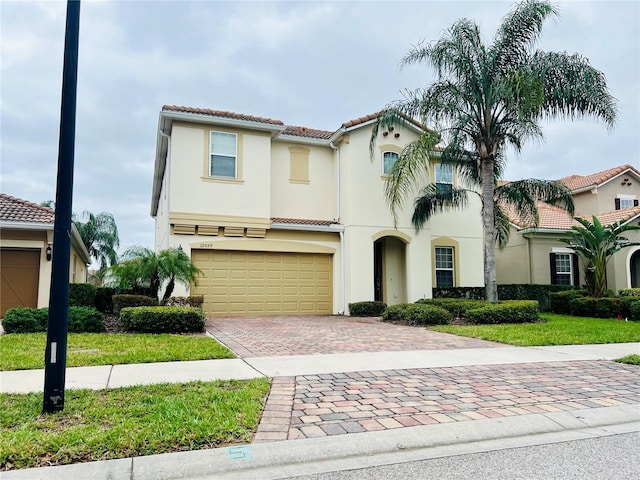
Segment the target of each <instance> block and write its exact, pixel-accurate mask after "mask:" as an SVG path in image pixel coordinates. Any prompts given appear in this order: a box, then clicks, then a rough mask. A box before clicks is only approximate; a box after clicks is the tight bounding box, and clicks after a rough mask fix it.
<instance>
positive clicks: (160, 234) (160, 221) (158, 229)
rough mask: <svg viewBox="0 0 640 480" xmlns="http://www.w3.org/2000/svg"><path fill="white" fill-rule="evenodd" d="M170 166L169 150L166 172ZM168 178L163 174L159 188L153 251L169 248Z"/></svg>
mask: <svg viewBox="0 0 640 480" xmlns="http://www.w3.org/2000/svg"><path fill="white" fill-rule="evenodd" d="M170 166H171V149H169V152H168V153H167V170H166V171H167V172H168V171H169V168H170ZM168 178H169V176H168V175H167V174H166V173H165V175H164V177H163V179H162V186H161V188H160V198H159V200H158V210H157V212H156V217H155V237H154V238H155V251H156V252H158V251H160V250H166V249H167V248H168V247H169V188H168V186H167V183H168Z"/></svg>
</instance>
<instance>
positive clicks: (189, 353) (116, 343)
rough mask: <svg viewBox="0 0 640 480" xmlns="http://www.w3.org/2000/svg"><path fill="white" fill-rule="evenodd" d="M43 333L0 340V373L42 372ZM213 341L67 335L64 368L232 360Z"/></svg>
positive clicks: (180, 337)
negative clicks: (35, 369)
mask: <svg viewBox="0 0 640 480" xmlns="http://www.w3.org/2000/svg"><path fill="white" fill-rule="evenodd" d="M45 345H46V335H45V334H44V333H12V334H9V335H2V336H1V337H0V370H25V369H33V368H44V350H45ZM233 357H234V355H233V353H231V351H230V350H229V349H227V348H226V347H224V346H222V345H220V344H219V343H218V342H216V341H215V340H214V339H212V338H210V337H205V336H194V335H170V334H128V333H122V334H105V333H70V334H69V336H68V348H67V366H68V367H78V366H86V365H112V364H122V363H148V362H170V361H180V360H206V359H212V358H233Z"/></svg>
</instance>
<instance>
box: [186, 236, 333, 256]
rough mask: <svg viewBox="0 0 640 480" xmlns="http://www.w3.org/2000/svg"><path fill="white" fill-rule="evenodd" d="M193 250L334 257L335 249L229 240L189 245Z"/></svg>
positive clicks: (265, 241)
mask: <svg viewBox="0 0 640 480" xmlns="http://www.w3.org/2000/svg"><path fill="white" fill-rule="evenodd" d="M189 248H190V249H191V250H238V251H249V252H286V253H327V254H330V255H333V254H335V253H336V249H335V248H331V247H325V246H324V245H317V244H314V243H305V242H288V241H286V240H228V241H203V242H193V243H190V244H189Z"/></svg>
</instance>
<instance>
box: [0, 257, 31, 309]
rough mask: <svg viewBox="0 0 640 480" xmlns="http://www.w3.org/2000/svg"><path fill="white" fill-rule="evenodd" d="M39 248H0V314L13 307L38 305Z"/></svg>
mask: <svg viewBox="0 0 640 480" xmlns="http://www.w3.org/2000/svg"><path fill="white" fill-rule="evenodd" d="M39 274H40V251H39V250H10V249H6V248H3V249H0V276H1V277H2V278H1V281H0V316H2V317H4V314H5V312H6V311H7V310H8V309H10V308H14V307H34V308H35V307H37V306H38V279H39V276H40V275H39Z"/></svg>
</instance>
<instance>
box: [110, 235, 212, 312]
mask: <svg viewBox="0 0 640 480" xmlns="http://www.w3.org/2000/svg"><path fill="white" fill-rule="evenodd" d="M112 272H113V275H114V276H115V277H116V278H117V279H118V282H119V286H120V288H134V287H137V286H142V285H148V286H149V287H150V289H151V296H153V297H156V298H157V297H158V292H159V291H160V287H161V286H162V284H163V283H165V282H167V286H166V287H165V291H164V294H163V296H162V299H163V300H166V299H168V298H169V297H171V294H172V293H173V289H174V288H175V284H176V282H178V283H182V284H184V285H189V284H190V283H196V281H197V277H198V274H200V273H201V271H200V270H199V269H198V268H197V267H196V266H195V265H194V264H193V263H192V262H191V259H190V258H189V256H188V255H187V254H186V253H184V251H183V250H182V249H181V248H170V249H167V250H162V251H160V252H158V253H156V252H154V251H153V250H151V249H149V248H146V247H141V246H135V247H131V248H129V249H127V251H126V252H124V254H123V256H122V261H121V262H120V263H119V264H118V265H116V266H115V268H113V269H112Z"/></svg>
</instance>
